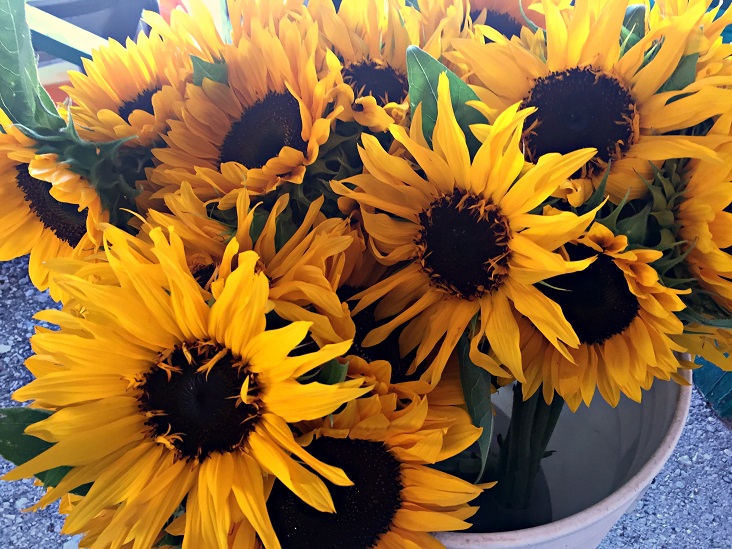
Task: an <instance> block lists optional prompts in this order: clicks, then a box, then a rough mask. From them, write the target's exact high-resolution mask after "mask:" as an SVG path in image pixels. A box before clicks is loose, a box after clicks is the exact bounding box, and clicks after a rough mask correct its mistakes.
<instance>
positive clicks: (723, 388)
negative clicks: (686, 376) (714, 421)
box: [694, 358, 732, 419]
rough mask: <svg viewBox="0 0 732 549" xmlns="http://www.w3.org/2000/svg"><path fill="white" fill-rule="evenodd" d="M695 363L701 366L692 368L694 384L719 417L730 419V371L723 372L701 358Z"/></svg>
mask: <svg viewBox="0 0 732 549" xmlns="http://www.w3.org/2000/svg"><path fill="white" fill-rule="evenodd" d="M696 363H697V364H701V365H702V366H701V368H698V369H697V370H694V385H696V387H697V388H698V389H699V390H700V391H701V393H702V394H703V395H704V398H706V399H707V400H708V401H709V403H710V404H711V405H712V408H714V411H715V412H717V414H718V415H719V416H720V417H722V418H724V419H732V372H724V371H722V370H720V369H719V368H717V367H716V366H715V365H714V364H712V363H711V362H707V361H706V360H704V359H702V358H697V360H696Z"/></svg>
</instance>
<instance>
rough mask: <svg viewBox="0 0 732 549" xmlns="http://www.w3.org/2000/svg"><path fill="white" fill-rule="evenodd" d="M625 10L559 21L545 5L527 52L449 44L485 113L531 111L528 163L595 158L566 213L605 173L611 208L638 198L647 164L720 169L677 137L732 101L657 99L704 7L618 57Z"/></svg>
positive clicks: (698, 143) (689, 44)
mask: <svg viewBox="0 0 732 549" xmlns="http://www.w3.org/2000/svg"><path fill="white" fill-rule="evenodd" d="M627 5H628V2H627V1H626V0H609V1H608V2H593V1H590V0H580V1H578V2H576V3H575V5H574V6H573V7H571V8H567V9H565V10H563V11H561V12H560V9H559V7H557V6H556V5H554V3H553V2H550V1H546V0H545V1H544V2H543V4H542V6H543V10H544V12H545V16H546V31H543V30H538V31H537V32H536V33H535V34H534V35H531V36H529V43H528V44H527V45H524V44H522V43H521V42H519V41H513V42H508V41H504V42H502V43H489V44H480V43H477V42H475V41H471V40H466V39H458V40H455V41H453V46H454V48H455V49H456V50H457V51H458V52H459V55H460V59H461V61H462V62H463V63H467V65H468V67H469V69H470V71H471V75H469V81H470V82H471V83H475V84H477V86H476V88H475V90H476V93H477V94H478V96H479V97H480V98H481V100H482V101H484V102H485V103H486V104H487V105H488V106H489V107H490V108H491V109H492V111H491V112H493V113H496V112H501V111H502V110H504V109H506V108H508V107H509V106H510V105H512V104H514V103H516V102H517V101H520V102H521V105H522V107H537V110H536V112H535V113H533V114H532V115H531V116H530V117H529V118H528V119H527V124H526V129H525V132H524V136H523V146H524V148H525V150H526V157H527V159H528V160H529V161H532V162H533V161H536V159H537V158H539V157H540V156H541V155H542V154H544V153H547V152H559V153H567V152H569V151H573V150H576V149H579V148H581V147H594V148H596V149H597V151H598V152H597V154H596V155H595V156H594V157H593V158H592V159H591V160H590V161H589V162H588V163H587V164H586V165H585V166H583V167H582V168H581V169H580V170H578V172H577V174H575V175H574V177H573V182H574V183H573V186H572V187H571V188H570V189H568V191H567V193H566V194H567V195H568V196H569V198H570V201H571V202H572V203H573V204H574V205H578V204H580V203H582V202H583V201H584V200H585V199H586V197H587V196H589V194H590V193H591V191H592V186H593V185H594V186H595V187H597V186H598V185H599V182H600V181H601V180H602V179H603V176H604V174H605V172H606V170H607V169H608V167H609V169H610V172H609V177H608V180H607V187H606V189H607V192H608V193H609V194H610V197H611V200H613V201H614V202H616V203H617V202H619V201H620V200H622V199H623V198H624V197H625V196H626V194H628V197H629V198H630V199H633V198H637V197H640V196H643V195H644V194H645V193H646V192H647V187H646V185H645V183H644V181H643V178H645V179H647V180H649V179H652V177H653V168H652V166H651V165H650V162H660V161H663V160H666V159H669V158H676V157H701V158H707V159H710V160H719V158H718V157H716V156H715V155H714V154H713V153H712V152H711V151H710V150H709V149H708V148H706V147H705V146H703V145H705V144H707V143H709V140H708V139H706V138H705V137H697V136H685V135H679V134H678V131H679V130H684V129H687V128H690V127H692V126H694V125H695V124H698V123H700V122H702V121H704V120H706V119H708V118H711V117H714V116H717V115H719V114H720V113H722V112H724V111H726V110H729V109H730V108H732V103H731V102H730V101H732V97H729V96H728V95H727V94H724V93H721V92H720V91H719V90H717V94H716V95H715V100H713V101H710V99H709V97H710V95H709V94H710V93H712V89H711V88H710V89H707V88H708V87H709V86H712V85H713V82H712V83H707V82H705V81H704V80H702V81H700V82H694V83H692V84H690V85H689V86H687V87H686V88H684V89H683V90H680V91H675V92H664V93H659V91H660V90H661V89H662V86H663V84H664V83H665V82H666V81H667V80H668V79H669V77H670V76H671V75H672V74H673V73H674V70H675V69H676V67H677V66H678V65H679V63H680V62H681V59H682V57H683V56H684V54H685V52H686V51H687V50H691V49H692V48H693V46H694V45H695V44H696V43H697V38H698V36H697V28H698V27H699V25H700V24H701V21H702V20H703V17H704V6H703V5H701V4H699V5H695V6H694V7H693V8H691V9H689V10H688V11H686V12H685V13H684V14H683V15H680V16H677V17H669V18H668V19H667V20H666V21H665V24H664V25H659V26H658V27H657V28H654V29H651V30H650V31H649V32H647V33H646V34H645V36H643V37H642V38H640V39H639V40H638V42H637V43H636V44H635V45H633V46H632V47H628V45H629V44H628V43H626V44H625V45H624V46H623V47H621V40H620V35H621V28H622V25H623V18H624V16H625V10H626V7H627ZM626 48H627V51H625V49H626ZM703 90H706V91H703ZM672 97H673V98H675V99H678V100H675V101H671V99H672ZM639 175H640V176H641V177H639ZM590 183H591V184H592V185H590Z"/></svg>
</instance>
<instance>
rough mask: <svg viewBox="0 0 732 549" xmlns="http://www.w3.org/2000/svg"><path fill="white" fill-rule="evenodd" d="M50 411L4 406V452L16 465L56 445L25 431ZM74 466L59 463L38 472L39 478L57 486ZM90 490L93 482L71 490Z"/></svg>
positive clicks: (0, 437)
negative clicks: (54, 466)
mask: <svg viewBox="0 0 732 549" xmlns="http://www.w3.org/2000/svg"><path fill="white" fill-rule="evenodd" d="M50 415H51V412H49V411H47V410H38V409H35V408H25V407H21V406H17V407H13V408H0V456H2V457H4V458H5V459H7V460H8V461H10V462H12V463H14V464H15V465H22V464H23V463H25V462H27V461H30V460H31V459H33V458H34V457H36V456H37V455H39V454H41V453H43V452H45V451H46V450H48V449H49V448H50V447H51V446H53V445H52V444H51V443H50V442H46V441H45V440H42V439H40V438H37V437H34V436H32V435H26V434H25V429H26V428H27V427H28V426H29V425H32V424H34V423H38V422H39V421H43V420H44V419H47V418H48V417H49V416H50ZM70 470H71V468H70V467H65V466H61V467H56V468H54V469H50V470H48V471H44V472H42V473H38V474H37V475H36V478H38V480H40V481H41V482H42V483H43V484H44V485H46V486H56V485H57V484H58V483H59V482H61V480H63V478H64V477H65V476H66V473H68V472H69V471H70ZM88 491H89V486H88V485H85V486H79V487H78V488H75V489H74V490H72V491H71V492H72V493H74V494H78V495H85V494H86V493H87V492H88Z"/></svg>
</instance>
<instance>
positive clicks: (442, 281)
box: [416, 190, 511, 300]
mask: <svg viewBox="0 0 732 549" xmlns="http://www.w3.org/2000/svg"><path fill="white" fill-rule="evenodd" d="M419 222H420V225H421V230H420V232H419V235H418V237H417V239H416V244H417V254H418V261H419V263H420V265H421V266H422V270H423V271H424V272H425V273H427V274H428V275H429V277H430V283H431V284H432V285H434V286H436V287H438V288H442V289H444V290H446V291H447V292H449V293H451V294H453V295H455V296H457V297H460V298H461V299H470V300H472V299H477V298H480V297H481V296H483V295H484V294H485V293H487V292H492V291H493V290H495V289H496V288H498V287H499V286H500V285H501V282H502V281H503V279H504V278H505V276H506V275H507V274H508V259H509V255H510V250H509V247H508V243H509V241H510V240H511V229H510V226H509V223H508V219H507V218H506V217H504V216H503V214H502V213H501V210H500V208H499V207H498V206H497V205H495V204H493V203H492V202H490V201H489V200H485V199H482V198H479V197H477V196H475V195H472V194H469V193H466V192H465V191H460V190H455V192H454V193H453V194H452V195H450V196H442V197H440V198H438V199H437V200H435V201H433V202H432V204H430V206H429V208H427V210H425V211H423V212H421V213H420V214H419Z"/></svg>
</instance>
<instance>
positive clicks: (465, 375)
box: [458, 334, 493, 483]
mask: <svg viewBox="0 0 732 549" xmlns="http://www.w3.org/2000/svg"><path fill="white" fill-rule="evenodd" d="M469 350H470V342H469V341H468V337H467V336H466V335H465V334H463V336H462V337H461V338H460V341H459V342H458V357H459V360H460V381H461V383H462V386H463V395H464V396H465V404H466V405H467V408H468V413H469V414H470V417H471V419H472V420H473V425H475V426H476V427H482V428H483V432H482V433H481V435H480V438H479V439H478V448H479V449H480V471H479V472H478V475H477V476H476V479H475V482H476V483H477V482H480V480H481V478H482V477H483V473H484V472H485V469H486V463H487V462H488V450H489V448H490V445H491V437H492V436H493V408H492V406H491V375H490V374H489V373H488V372H487V371H486V370H484V369H483V368H481V367H480V366H476V365H475V364H473V361H472V360H470V356H469Z"/></svg>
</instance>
